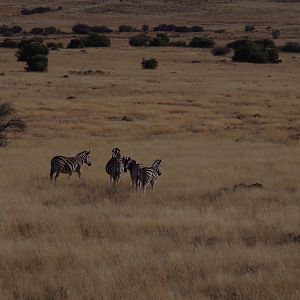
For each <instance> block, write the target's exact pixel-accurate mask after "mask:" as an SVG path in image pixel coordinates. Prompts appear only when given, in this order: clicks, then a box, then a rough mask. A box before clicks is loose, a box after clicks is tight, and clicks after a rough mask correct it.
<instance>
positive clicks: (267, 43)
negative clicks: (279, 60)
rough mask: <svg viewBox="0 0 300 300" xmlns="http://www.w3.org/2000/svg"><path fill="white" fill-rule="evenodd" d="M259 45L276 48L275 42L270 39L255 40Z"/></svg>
mask: <svg viewBox="0 0 300 300" xmlns="http://www.w3.org/2000/svg"><path fill="white" fill-rule="evenodd" d="M254 42H255V43H256V44H257V45H259V46H262V47H265V48H276V45H275V43H274V42H273V41H272V40H269V39H262V40H256V41H254Z"/></svg>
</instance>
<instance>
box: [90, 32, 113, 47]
mask: <svg viewBox="0 0 300 300" xmlns="http://www.w3.org/2000/svg"><path fill="white" fill-rule="evenodd" d="M85 46H86V47H110V39H109V38H108V37H107V36H105V35H100V34H98V33H90V34H89V35H88V37H87V38H86V42H85Z"/></svg>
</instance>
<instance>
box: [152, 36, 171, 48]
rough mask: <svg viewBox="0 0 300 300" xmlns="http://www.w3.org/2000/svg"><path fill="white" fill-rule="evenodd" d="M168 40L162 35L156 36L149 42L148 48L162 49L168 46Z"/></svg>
mask: <svg viewBox="0 0 300 300" xmlns="http://www.w3.org/2000/svg"><path fill="white" fill-rule="evenodd" d="M169 43H170V39H169V37H168V36H167V35H166V34H164V33H161V34H157V35H156V37H154V38H153V39H151V40H150V42H149V46H151V47H164V46H169Z"/></svg>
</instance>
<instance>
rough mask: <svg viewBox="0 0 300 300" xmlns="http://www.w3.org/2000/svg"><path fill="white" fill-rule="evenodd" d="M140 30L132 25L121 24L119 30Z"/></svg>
mask: <svg viewBox="0 0 300 300" xmlns="http://www.w3.org/2000/svg"><path fill="white" fill-rule="evenodd" d="M138 31H139V30H138V29H137V28H135V27H132V26H130V25H121V26H119V32H138Z"/></svg>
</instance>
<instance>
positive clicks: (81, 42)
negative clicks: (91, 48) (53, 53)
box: [67, 38, 86, 49]
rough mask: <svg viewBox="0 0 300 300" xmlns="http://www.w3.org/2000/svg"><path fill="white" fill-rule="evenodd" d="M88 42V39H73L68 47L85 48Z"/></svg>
mask: <svg viewBox="0 0 300 300" xmlns="http://www.w3.org/2000/svg"><path fill="white" fill-rule="evenodd" d="M85 44H86V39H82V38H81V39H71V40H70V42H69V44H68V46H67V48H69V49H81V48H84V47H85Z"/></svg>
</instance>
